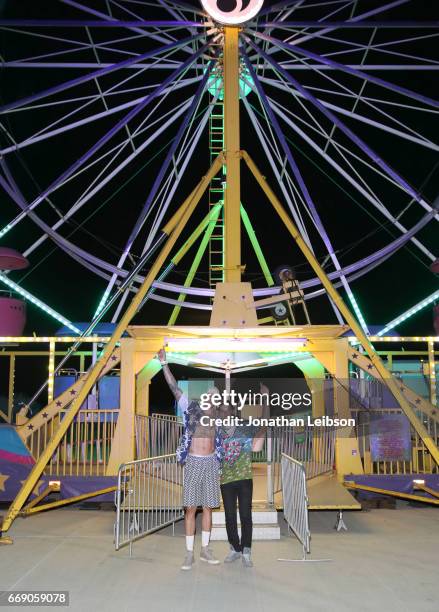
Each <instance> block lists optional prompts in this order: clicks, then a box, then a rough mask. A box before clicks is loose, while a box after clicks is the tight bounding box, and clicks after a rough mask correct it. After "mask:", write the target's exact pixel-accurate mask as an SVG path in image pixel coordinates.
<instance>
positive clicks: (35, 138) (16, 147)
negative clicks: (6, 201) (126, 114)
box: [0, 78, 199, 155]
mask: <svg viewBox="0 0 439 612" xmlns="http://www.w3.org/2000/svg"><path fill="white" fill-rule="evenodd" d="M198 80H199V79H195V78H194V79H185V80H183V81H181V82H180V83H181V85H180V86H181V87H186V86H187V85H189V84H191V83H193V82H195V81H198ZM179 88H180V87H178V86H177V87H175V86H173V87H169V88H167V89H166V90H165V91H164V92H163V93H167V92H169V91H171V90H175V89H179ZM143 99H144V96H142V97H141V98H136V99H135V100H131V101H130V102H125V103H124V104H119V105H118V106H113V107H112V108H111V107H110V108H108V109H107V110H105V111H102V112H100V113H96V114H95V115H90V116H89V117H85V118H84V119H80V120H78V121H74V122H73V123H69V124H68V125H65V126H62V127H59V128H56V129H54V130H50V132H44V133H42V134H41V133H40V134H35V135H34V136H31V137H30V138H27V139H26V140H22V141H21V142H17V143H15V144H14V145H11V146H9V147H6V148H5V149H0V155H7V154H8V153H12V152H14V151H18V150H20V149H24V148H25V147H29V146H31V145H33V144H36V143H38V142H41V141H43V140H47V139H48V138H53V137H54V136H59V134H64V133H65V132H69V131H70V130H74V129H75V128H77V127H81V126H83V125H87V123H91V122H93V121H96V120H99V119H103V118H105V117H109V116H110V115H114V114H115V113H119V112H120V111H123V110H126V109H127V108H132V107H133V106H136V104H139V103H140V102H141V101H142V100H143Z"/></svg>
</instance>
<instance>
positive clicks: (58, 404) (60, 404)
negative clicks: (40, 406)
mask: <svg viewBox="0 0 439 612" xmlns="http://www.w3.org/2000/svg"><path fill="white" fill-rule="evenodd" d="M56 405H57V406H58V408H59V407H60V406H62V402H60V401H59V400H58V401H57V402H56Z"/></svg>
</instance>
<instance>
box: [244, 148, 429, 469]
mask: <svg viewBox="0 0 439 612" xmlns="http://www.w3.org/2000/svg"><path fill="white" fill-rule="evenodd" d="M243 157H244V160H245V162H246V163H247V165H248V166H249V168H250V171H251V172H252V174H253V176H254V177H255V178H256V181H257V182H258V184H259V186H260V187H261V189H262V190H263V191H264V193H265V194H266V196H267V198H268V199H269V200H270V202H271V204H272V206H273V209H274V210H275V211H276V212H277V214H278V215H279V217H280V219H281V220H282V221H283V223H284V224H285V226H286V227H287V229H288V231H289V232H290V234H291V236H292V238H293V239H294V240H295V242H296V244H297V246H298V247H299V248H300V250H301V251H302V253H303V255H304V256H305V257H306V259H307V261H308V263H309V264H310V265H311V267H312V268H313V270H314V272H315V273H316V275H317V276H318V278H319V279H320V282H321V283H322V285H323V287H324V288H325V289H326V291H327V292H328V294H329V295H330V296H331V298H332V299H333V300H334V302H335V303H336V304H337V307H338V308H339V309H340V312H341V313H342V314H343V316H344V318H345V320H346V322H347V323H348V325H349V326H350V327H351V328H352V331H353V332H354V334H355V335H356V337H357V339H358V340H359V342H360V343H361V345H362V346H363V348H364V349H365V350H366V352H367V354H368V356H369V359H370V360H371V362H372V364H373V366H374V367H375V369H376V371H377V372H378V374H379V375H380V376H381V378H382V379H383V381H384V383H385V384H386V386H387V387H388V389H389V390H390V392H391V393H392V395H393V396H394V397H395V399H396V401H397V402H398V404H399V405H400V406H401V408H402V410H403V412H404V413H405V414H406V416H407V418H408V419H409V421H410V423H411V425H412V426H413V428H414V429H415V431H416V432H417V433H418V434H419V436H420V437H421V439H422V441H423V442H424V444H425V445H426V447H427V449H428V451H429V452H430V454H431V456H432V457H433V459H434V461H435V462H436V464H437V465H439V449H438V448H437V446H436V444H435V442H434V440H433V438H432V436H431V435H430V434H429V433H428V431H427V430H426V428H425V427H424V425H423V424H422V423H421V421H420V420H419V419H418V417H417V416H416V414H415V412H414V410H413V409H412V407H411V406H410V404H409V402H408V401H407V399H406V398H405V397H404V395H403V393H402V392H401V391H400V389H399V386H398V382H397V381H396V380H395V379H394V378H393V377H392V375H391V373H390V372H389V371H388V370H387V369H386V367H385V366H384V364H383V362H382V360H381V358H380V357H379V355H378V353H376V352H375V350H374V348H373V346H372V344H371V342H370V341H369V339H368V337H367V335H366V334H365V333H364V331H363V329H362V327H361V325H359V324H358V323H357V320H356V319H355V317H354V316H353V315H352V313H351V312H350V310H349V308H348V307H347V306H346V304H345V303H344V301H343V299H342V297H341V296H340V294H339V293H338V291H337V290H336V289H335V288H334V286H333V284H332V283H331V281H330V280H329V278H328V276H327V275H326V273H325V272H324V270H323V268H322V267H321V266H320V264H319V263H318V261H317V260H316V258H315V257H314V255H313V253H312V252H311V251H310V249H309V248H308V246H307V244H306V243H305V242H304V240H303V239H302V237H301V236H300V233H299V231H298V230H297V228H296V227H295V225H294V223H293V221H292V220H291V218H290V216H289V215H288V213H287V212H286V210H285V209H284V208H283V206H282V204H281V203H280V201H279V200H278V198H277V197H276V195H275V193H274V192H273V191H272V189H271V188H270V187H269V185H268V184H267V182H266V180H265V178H264V177H263V176H262V174H261V173H260V171H259V169H258V168H257V167H256V165H255V163H254V162H253V160H252V159H251V158H250V157H249V155H248V154H247V153H245V152H243Z"/></svg>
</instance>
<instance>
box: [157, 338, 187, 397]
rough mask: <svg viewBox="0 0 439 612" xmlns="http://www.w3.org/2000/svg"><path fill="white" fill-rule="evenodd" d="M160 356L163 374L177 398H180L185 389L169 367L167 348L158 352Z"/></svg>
mask: <svg viewBox="0 0 439 612" xmlns="http://www.w3.org/2000/svg"><path fill="white" fill-rule="evenodd" d="M157 356H158V358H159V361H160V363H161V364H162V370H163V375H164V377H165V380H166V382H167V383H168V386H169V388H170V389H171V391H172V393H173V394H174V397H175V399H176V400H177V402H178V400H179V399H180V397H181V396H182V395H183V391H182V390H181V389H180V387H179V386H178V385H177V381H176V380H175V378H174V375H173V374H172V372H171V370H170V369H169V366H168V362H167V361H166V351H165V349H160V350H159V352H158V355H157Z"/></svg>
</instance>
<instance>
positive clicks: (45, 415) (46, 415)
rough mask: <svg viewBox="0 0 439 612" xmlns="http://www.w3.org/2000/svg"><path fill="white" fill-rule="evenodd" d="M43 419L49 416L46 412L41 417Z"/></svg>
mask: <svg viewBox="0 0 439 612" xmlns="http://www.w3.org/2000/svg"><path fill="white" fill-rule="evenodd" d="M41 416H42V417H43V419H47V417H48V416H49V415H48V413H47V412H43V414H42V415H41Z"/></svg>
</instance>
